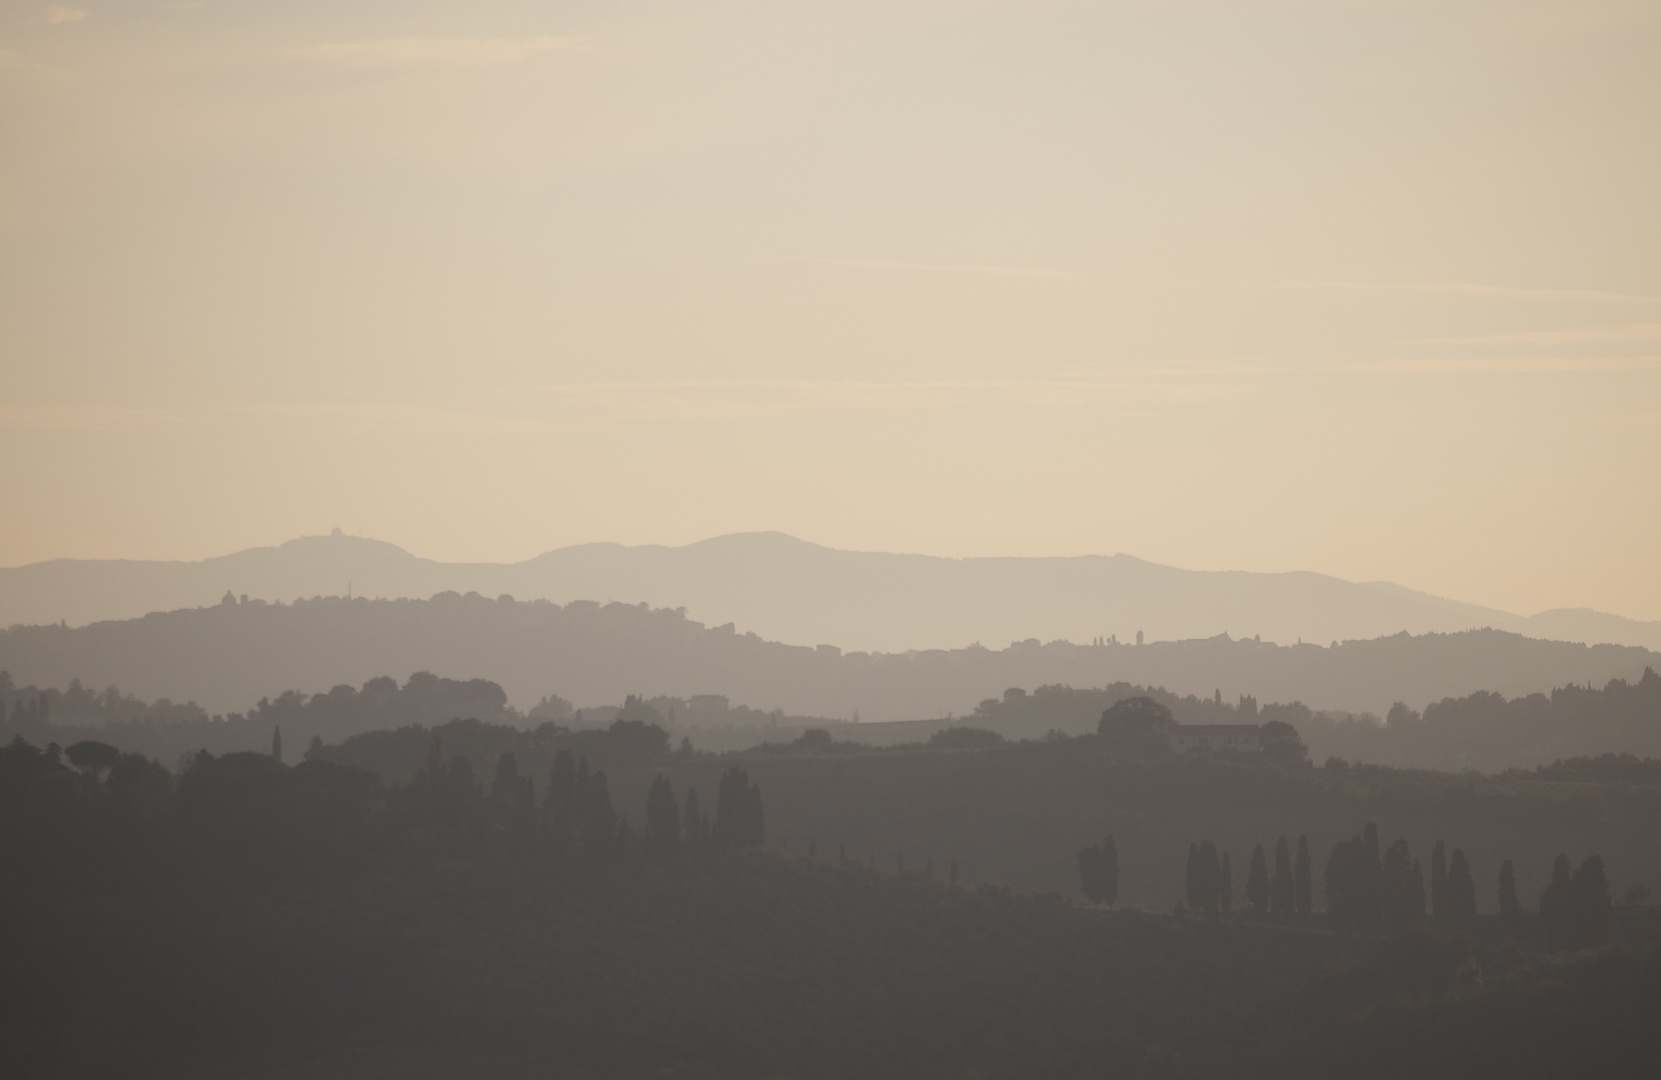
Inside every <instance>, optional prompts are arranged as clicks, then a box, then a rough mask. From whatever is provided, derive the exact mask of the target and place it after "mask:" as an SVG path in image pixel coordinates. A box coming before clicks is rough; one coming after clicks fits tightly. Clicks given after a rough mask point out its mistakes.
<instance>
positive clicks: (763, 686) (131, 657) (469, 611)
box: [0, 593, 1661, 749]
mask: <svg viewBox="0 0 1661 1080" xmlns="http://www.w3.org/2000/svg"><path fill="white" fill-rule="evenodd" d="M1657 664H1661V656H1658V655H1657V654H1655V653H1652V652H1649V651H1647V650H1644V649H1637V648H1625V647H1620V646H1612V645H1601V646H1595V647H1590V648H1588V647H1586V646H1582V645H1574V644H1566V643H1562V642H1548V641H1537V640H1534V639H1531V638H1524V637H1520V636H1518V635H1515V634H1508V633H1500V632H1498V631H1471V632H1467V633H1459V634H1428V635H1423V636H1419V637H1411V636H1408V635H1406V634H1399V635H1397V636H1395V637H1389V638H1379V639H1376V640H1371V641H1348V642H1343V643H1330V644H1328V645H1315V644H1306V645H1293V646H1277V645H1271V644H1267V643H1262V642H1257V641H1252V640H1233V639H1228V638H1213V639H1207V640H1203V641H1178V642H1156V643H1149V644H1147V645H1143V646H1136V645H1130V644H1119V643H1115V642H1112V641H1108V642H1106V643H1103V644H1095V645H1074V644H1070V643H1068V642H1064V641H1056V642H1050V643H1048V644H1040V643H1039V642H1037V641H1027V642H1021V643H1017V644H1013V645H1010V646H1009V647H1007V648H1004V649H996V650H994V649H984V648H980V647H972V648H966V649H957V650H952V651H929V652H917V653H896V654H880V653H844V652H841V651H839V650H838V649H835V648H833V647H831V646H819V647H817V648H808V647H805V646H792V645H785V644H780V643H778V642H770V641H764V640H762V639H761V638H759V637H757V636H756V635H754V634H749V633H740V632H738V631H737V630H736V629H735V628H734V627H732V626H730V625H729V626H722V627H706V626H704V625H703V624H701V623H697V622H694V621H692V620H690V619H688V618H687V617H686V616H685V615H684V614H682V613H680V612H676V611H666V610H650V609H647V608H645V607H644V606H640V607H633V606H629V605H625V604H611V605H608V606H605V607H600V606H599V605H596V604H591V603H572V604H568V605H566V606H564V607H561V606H559V605H556V604H548V603H540V602H530V603H526V602H516V601H513V600H512V599H510V598H501V599H497V600H488V599H485V598H483V597H480V596H461V595H458V594H454V593H451V594H443V595H439V596H436V597H434V598H433V599H431V600H399V601H371V600H345V599H320V600H312V601H304V602H296V603H294V604H264V603H253V602H250V603H246V604H241V603H236V602H234V601H233V602H230V603H226V604H220V605H216V606H214V607H210V608H201V609H189V610H181V611H174V612H168V613H162V614H153V615H148V616H146V617H144V618H142V619H133V620H128V621H125V622H107V623H98V624H95V625H92V626H86V627H79V628H69V627H62V626H44V627H41V626H35V627H12V628H10V629H8V630H3V631H0V670H9V671H10V672H11V674H12V676H13V678H14V679H15V680H16V681H17V682H18V683H20V684H21V683H33V684H35V685H38V686H66V685H68V684H69V682H70V680H71V679H79V680H81V682H82V683H83V684H85V685H88V686H93V687H104V686H109V685H111V684H114V685H117V686H119V687H121V688H122V689H123V690H125V691H126V692H128V693H132V694H137V695H138V696H140V697H143V698H147V699H150V698H160V697H166V698H171V699H174V700H194V701H196V702H199V703H200V704H201V705H202V706H203V707H204V708H206V709H207V710H208V711H209V712H221V713H222V712H230V711H233V710H240V709H246V708H248V706H249V704H250V703H252V702H254V701H257V700H258V699H260V698H261V697H268V696H269V697H275V696H277V695H279V694H281V693H282V692H284V691H286V690H290V689H293V688H297V687H307V688H322V687H328V686H335V685H339V684H350V685H360V684H362V683H363V682H365V681H367V680H369V679H371V678H374V677H376V676H380V675H385V674H389V673H394V674H397V675H400V676H402V675H404V674H407V673H409V672H414V671H442V672H450V673H465V674H466V675H467V676H468V677H475V678H484V679H488V680H491V681H493V682H495V683H497V684H499V685H500V686H501V687H502V688H503V689H504V690H505V691H506V692H507V695H508V698H509V700H510V701H512V702H514V703H516V704H518V705H519V706H520V707H521V708H524V707H528V706H529V705H531V704H533V703H535V702H537V701H538V700H540V699H541V698H543V697H544V696H545V695H550V694H557V695H560V696H562V697H564V698H567V699H570V700H572V701H578V702H595V703H598V702H617V701H621V700H622V699H623V697H624V696H625V695H627V694H644V695H646V696H656V695H659V694H665V695H671V696H687V695H693V694H724V695H726V696H727V697H729V698H731V699H733V700H734V701H741V702H745V703H747V704H749V705H753V706H755V707H757V708H774V707H777V708H782V709H784V710H785V711H786V712H790V713H796V714H801V715H807V716H827V717H836V718H845V719H851V718H853V717H854V715H855V714H856V713H857V714H858V715H859V717H860V718H861V719H863V720H867V721H870V720H914V719H920V718H924V717H939V716H944V715H945V714H947V713H955V714H956V715H959V716H962V715H965V714H967V713H968V712H970V711H971V710H973V709H974V708H975V706H976V704H977V703H978V702H980V701H982V700H983V699H986V698H993V697H999V696H1001V695H1002V693H1003V692H1004V690H1005V689H1007V688H1009V687H1011V686H1021V687H1038V686H1045V685H1056V684H1059V685H1066V686H1079V687H1084V686H1106V685H1110V684H1113V683H1116V682H1127V683H1134V684H1137V685H1142V686H1162V687H1165V688H1166V689H1168V690H1171V691H1173V692H1175V693H1178V694H1195V695H1199V696H1203V697H1211V696H1213V693H1214V692H1216V691H1220V692H1221V694H1222V696H1223V698H1224V699H1226V700H1230V701H1233V700H1235V699H1236V698H1237V697H1239V696H1240V695H1252V696H1254V697H1255V698H1256V699H1257V700H1259V701H1263V702H1271V701H1281V702H1289V701H1294V700H1296V701H1301V702H1303V703H1304V704H1305V705H1307V706H1309V707H1311V708H1313V709H1342V710H1349V711H1356V712H1361V711H1372V712H1375V713H1378V714H1380V715H1382V714H1383V712H1384V711H1385V710H1388V709H1389V708H1390V706H1391V705H1392V704H1393V703H1394V702H1397V701H1404V702H1406V703H1407V704H1408V705H1410V706H1412V707H1414V708H1422V707H1424V705H1426V704H1428V703H1430V702H1434V701H1438V700H1440V699H1442V698H1444V697H1459V696H1463V695H1466V694H1470V693H1473V692H1475V691H1478V690H1486V691H1492V692H1496V693H1500V694H1503V695H1505V696H1507V697H1517V696H1522V695H1525V694H1529V693H1535V692H1547V691H1550V690H1551V689H1552V688H1554V687H1558V686H1563V685H1565V684H1568V683H1580V684H1585V683H1592V684H1595V685H1598V686H1602V685H1603V684H1604V683H1605V682H1607V681H1608V680H1609V679H1612V678H1624V679H1629V680H1636V679H1637V678H1638V677H1639V676H1640V675H1641V674H1642V672H1643V670H1644V668H1645V667H1646V666H1650V665H1657ZM1611 749H1626V748H1624V747H1612V748H1611Z"/></svg>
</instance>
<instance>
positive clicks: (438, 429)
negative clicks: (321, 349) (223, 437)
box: [247, 402, 545, 434]
mask: <svg viewBox="0 0 1661 1080" xmlns="http://www.w3.org/2000/svg"><path fill="white" fill-rule="evenodd" d="M247 414H248V415H249V416H250V417H251V418H256V419H263V420H272V421H282V422H289V423H304V424H312V425H320V426H328V427H342V428H356V429H359V430H365V431H377V432H388V433H430V434H490V433H512V432H525V431H537V430H540V429H542V428H543V427H544V426H545V425H543V424H540V423H538V422H536V421H534V420H528V419H525V418H523V417H517V416H501V415H492V414H488V413H472V412H459V411H454V410H449V409H434V408H428V407H425V406H420V405H398V404H376V403H370V404H361V405H342V404H337V403H334V402H268V403H266V404H263V405H256V406H254V407H252V408H250V409H248V410H247Z"/></svg>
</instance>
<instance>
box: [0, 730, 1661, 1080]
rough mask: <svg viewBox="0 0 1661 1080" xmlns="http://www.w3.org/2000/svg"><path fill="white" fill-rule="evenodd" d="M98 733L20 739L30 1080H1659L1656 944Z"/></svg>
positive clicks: (6, 843)
mask: <svg viewBox="0 0 1661 1080" xmlns="http://www.w3.org/2000/svg"><path fill="white" fill-rule="evenodd" d="M74 756H75V757H76V758H79V759H80V763H79V766H78V767H77V768H71V767H70V766H69V765H68V764H67V763H65V762H64V761H61V760H55V758H56V755H54V754H51V753H45V752H41V751H38V750H35V749H34V748H32V747H29V746H27V745H26V744H22V743H14V744H13V745H12V746H11V747H10V748H8V749H6V750H4V751H3V752H0V857H3V858H4V859H5V864H6V866H7V867H8V870H9V872H10V875H11V877H10V880H11V881H12V882H13V884H12V886H10V887H8V889H7V890H6V891H5V893H4V894H3V903H4V910H3V912H0V916H3V920H0V927H3V931H0V932H3V934H4V941H3V942H0V945H3V947H4V949H5V953H6V956H7V975H6V979H5V982H4V987H5V991H4V1000H0V1037H3V1039H4V1045H5V1046H6V1047H7V1060H8V1062H10V1063H11V1064H12V1066H13V1067H17V1068H20V1069H21V1070H22V1071H21V1073H20V1075H28V1076H32V1077H57V1076H65V1077H70V1076H73V1077H81V1076H85V1077H95V1076H109V1075H117V1074H119V1075H127V1076H170V1077H209V1076H212V1077H261V1078H288V1077H313V1076H365V1075H385V1074H395V1075H404V1076H435V1077H436V1076H445V1075H467V1076H470V1077H478V1078H484V1080H489V1078H492V1077H528V1076H545V1075H549V1074H550V1073H552V1074H554V1075H561V1074H565V1073H573V1074H576V1075H582V1076H591V1077H617V1078H634V1077H640V1078H643V1080H644V1078H648V1077H664V1076H671V1077H710V1078H714V1077H722V1078H740V1080H742V1078H750V1077H754V1078H758V1080H759V1078H762V1077H778V1076H799V1077H826V1078H831V1077H849V1078H853V1077H906V1078H913V1077H941V1078H957V1077H967V1076H983V1077H1039V1078H1043V1077H1055V1078H1063V1077H1065V1078H1073V1077H1079V1078H1083V1077H1103V1076H1125V1077H1135V1076H1188V1077H1256V1076H1263V1077H1270V1076H1275V1077H1311V1078H1313V1077H1333V1076H1356V1077H1373V1076H1377V1077H1387V1076H1403V1075H1414V1076H1426V1077H1442V1076H1448V1077H1454V1076H1459V1077H1496V1078H1498V1077H1548V1076H1554V1077H1555V1076H1565V1075H1597V1076H1604V1077H1626V1076H1631V1077H1638V1076H1647V1075H1652V1071H1651V1070H1652V1067H1653V1064H1654V1062H1655V1061H1656V1060H1657V1056H1656V1055H1657V1054H1658V1053H1661V1033H1658V1032H1657V1030H1656V1028H1655V1026H1654V1025H1653V1024H1652V1023H1651V1022H1650V1021H1651V1020H1652V1018H1653V1016H1654V1015H1655V1011H1656V1009H1657V1008H1658V1007H1661V966H1658V963H1657V960H1656V955H1655V952H1654V948H1653V945H1652V944H1644V943H1641V942H1635V943H1631V944H1625V945H1617V946H1608V947H1605V948H1604V949H1602V950H1600V951H1593V952H1565V953H1558V954H1553V955H1533V954H1527V953H1523V952H1520V951H1518V950H1517V949H1516V948H1515V947H1500V948H1492V947H1490V946H1488V945H1487V944H1485V943H1484V942H1483V941H1482V940H1481V939H1480V938H1478V937H1470V936H1459V935H1438V934H1433V933H1427V932H1423V931H1415V932H1412V933H1409V934H1407V935H1405V936H1401V937H1394V938H1381V937H1377V936H1370V935H1339V934H1332V933H1324V932H1311V931H1306V930H1299V929H1295V928H1281V927H1275V926H1258V925H1237V924H1232V923H1226V922H1219V921H1212V920H1207V919H1192V918H1184V919H1173V918H1169V917H1161V916H1155V915H1148V914H1144V913H1139V912H1126V911H1114V912H1107V911H1101V910H1096V909H1092V908H1088V907H1085V906H1082V905H1075V904H1072V903H1068V902H1066V901H1063V900H1061V899H1059V898H1055V897H1042V896H1036V897H1035V896H1021V895H1017V894H1013V893H1010V892H1007V891H1005V890H1002V889H997V888H989V887H980V888H968V887H963V886H960V885H956V884H953V883H952V882H951V881H950V877H949V872H941V871H940V869H939V868H933V867H931V868H929V869H928V870H925V871H923V872H919V871H918V868H915V867H914V868H913V869H912V870H911V871H910V872H901V873H898V874H886V873H878V872H876V871H874V870H870V869H860V868H855V867H851V866H848V865H845V864H842V863H841V860H838V859H835V858H831V857H828V853H827V852H824V851H814V850H812V849H811V848H809V849H808V850H805V851H804V850H802V849H801V848H800V847H799V846H798V848H797V849H796V851H797V854H796V855H795V856H794V857H791V856H786V855H781V854H762V853H761V852H759V851H757V850H755V849H754V844H755V842H756V841H757V840H759V839H761V836H760V830H761V828H762V825H761V816H760V815H761V807H760V804H759V798H758V797H757V796H758V795H759V792H758V791H757V789H756V788H755V786H754V781H752V780H749V779H747V778H745V777H743V776H742V774H741V773H740V772H739V771H737V770H729V771H728V772H727V773H726V774H725V775H724V776H723V777H722V782H721V784H720V785H719V790H718V791H710V790H705V791H704V792H703V794H704V795H705V796H706V798H710V801H711V802H712V803H713V804H714V806H713V807H712V808H711V809H712V810H713V820H710V821H709V822H708V824H707V827H706V826H705V824H704V815H703V814H700V813H698V812H696V809H695V807H694V808H692V809H690V810H685V811H683V813H682V815H681V816H680V821H681V822H683V823H689V822H692V821H698V822H699V825H698V826H697V827H696V828H692V827H685V828H678V829H677V828H676V827H675V826H674V822H675V820H676V816H675V814H674V811H675V809H676V804H677V803H678V802H680V801H681V800H678V799H676V798H675V795H676V794H677V793H674V792H671V791H669V790H667V788H666V785H665V786H664V787H662V788H660V787H659V785H655V784H654V791H653V794H652V795H650V796H649V797H648V802H647V810H646V815H645V820H646V822H647V825H646V828H645V830H644V831H643V832H642V833H641V834H640V835H638V836H636V835H635V834H634V833H633V832H632V830H630V829H629V828H628V827H627V826H625V825H622V824H620V823H619V822H618V821H617V819H616V818H615V817H614V816H610V807H609V804H606V803H604V800H603V799H602V798H601V797H600V796H602V795H603V794H604V792H605V784H604V782H603V780H598V781H597V780H596V777H597V775H598V774H595V773H592V772H589V771H588V770H587V769H586V768H585V767H584V765H583V764H582V763H578V764H577V765H576V766H575V767H572V766H571V764H570V761H569V758H567V759H566V760H565V762H564V763H563V764H561V765H558V766H556V768H555V772H554V774H553V776H551V778H550V789H549V790H550V793H560V792H562V793H563V794H561V795H558V796H557V797H556V798H554V799H553V800H551V801H552V802H553V803H554V804H555V805H554V808H553V810H552V811H549V812H546V813H541V814H538V813H536V812H535V810H534V801H532V812H531V813H529V814H527V813H526V807H527V799H526V795H527V793H528V791H529V787H530V785H529V783H528V778H527V777H525V776H523V775H521V774H519V773H518V772H517V771H516V770H515V768H513V767H510V766H503V765H499V766H498V768H497V770H496V778H495V780H494V782H493V783H492V784H491V785H490V788H489V791H488V792H487V791H485V790H484V788H483V786H482V785H480V784H478V783H477V782H475V781H474V780H473V779H472V777H471V775H470V769H469V768H467V767H466V766H465V765H462V766H457V765H454V764H450V765H437V764H436V763H435V766H434V767H433V768H430V769H428V768H424V769H423V770H422V772H421V773H419V774H418V775H417V777H416V778H415V780H413V781H412V782H411V783H410V784H409V785H407V786H402V787H397V788H393V789H390V790H388V789H384V788H382V787H381V786H380V785H379V784H377V783H376V782H375V780H374V778H373V777H372V776H370V775H368V774H365V773H361V772H358V771H356V770H352V769H349V768H345V767H341V766H335V765H330V764H328V763H325V762H321V761H311V762H306V763H305V764H302V765H298V766H293V767H289V766H285V765H282V764H281V763H280V762H278V761H276V760H275V759H274V758H272V757H270V756H266V755H256V754H238V755H228V756H226V757H222V758H211V757H202V758H200V759H198V760H197V761H196V762H193V763H192V765H191V766H190V768H188V769H187V770H186V771H185V772H184V773H183V774H182V775H181V776H179V777H178V778H177V780H176V781H175V779H174V778H173V777H172V776H171V775H170V774H169V773H168V772H167V771H166V770H163V769H160V768H159V767H157V766H154V765H151V764H149V763H146V762H144V761H143V760H142V759H136V758H133V757H131V756H122V755H119V754H117V755H114V756H111V755H108V754H106V753H103V752H98V751H89V750H88V749H86V748H82V749H81V750H80V751H79V752H78V753H77V754H76V755H74ZM562 769H563V770H566V771H565V772H563V773H562V772H561V771H560V770H562ZM585 793H586V794H585ZM712 796H713V797H712ZM711 797H712V798H711ZM562 800H563V801H562ZM602 804H603V808H604V810H605V813H601V812H600V809H601V807H602ZM706 805H707V804H706ZM665 806H667V807H668V813H667V814H665V813H664V812H663V808H664V807H665ZM562 815H565V816H562ZM671 836H673V837H674V840H673V842H670V840H669V838H670V837H671ZM606 837H609V838H610V839H609V840H604V841H603V842H591V841H601V840H603V838H606Z"/></svg>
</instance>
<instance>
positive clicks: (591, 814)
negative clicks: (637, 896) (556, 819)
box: [577, 758, 627, 861]
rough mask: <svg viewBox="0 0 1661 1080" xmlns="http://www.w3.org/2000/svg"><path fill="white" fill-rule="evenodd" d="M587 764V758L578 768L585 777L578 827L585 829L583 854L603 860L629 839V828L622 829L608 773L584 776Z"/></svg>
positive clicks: (579, 791) (580, 794)
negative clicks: (626, 830)
mask: <svg viewBox="0 0 1661 1080" xmlns="http://www.w3.org/2000/svg"><path fill="white" fill-rule="evenodd" d="M587 765H588V760H587V759H586V758H585V759H583V760H582V761H581V762H579V764H578V767H577V771H578V776H579V777H581V778H582V781H581V784H580V788H579V790H578V792H577V798H578V800H579V801H580V803H581V806H580V813H581V817H580V818H579V821H578V828H579V829H580V830H581V837H582V849H583V854H584V855H586V856H588V857H589V858H590V859H595V860H598V861H603V860H606V859H609V858H611V857H612V856H613V855H614V854H616V853H617V851H618V848H619V847H620V846H621V844H620V843H619V841H620V840H626V839H627V835H626V834H625V833H624V832H623V831H622V829H623V828H626V827H627V825H626V823H624V825H623V826H622V827H620V826H619V824H618V820H617V813H616V811H614V810H613V809H612V807H611V789H610V788H609V787H608V786H607V784H606V774H605V773H603V772H598V771H596V772H593V773H590V774H588V775H587V776H583V772H584V771H585V770H586V767H587Z"/></svg>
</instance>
